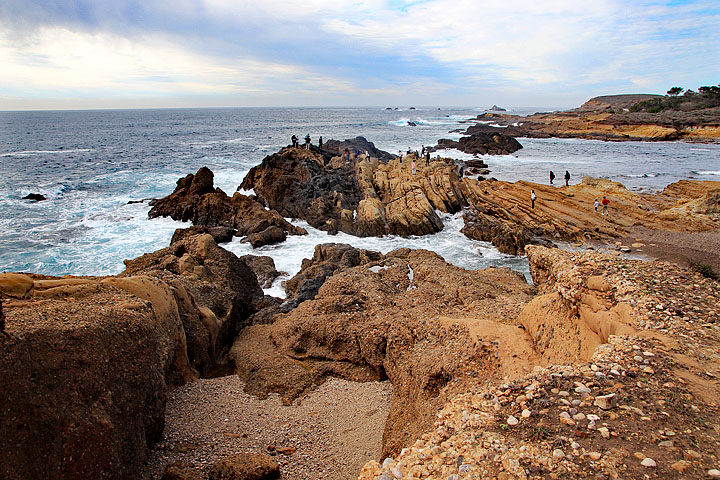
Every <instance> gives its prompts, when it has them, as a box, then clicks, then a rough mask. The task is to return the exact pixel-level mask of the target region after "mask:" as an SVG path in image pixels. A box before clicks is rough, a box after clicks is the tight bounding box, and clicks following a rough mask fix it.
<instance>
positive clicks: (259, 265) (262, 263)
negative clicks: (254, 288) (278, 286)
mask: <svg viewBox="0 0 720 480" xmlns="http://www.w3.org/2000/svg"><path fill="white" fill-rule="evenodd" d="M240 259H241V260H242V261H243V262H245V264H246V265H247V266H248V267H250V270H252V271H253V273H254V274H255V277H256V278H257V280H258V283H259V284H260V286H261V287H262V288H270V287H271V286H272V283H273V281H274V280H275V279H276V278H277V277H279V276H280V275H283V274H284V272H278V271H277V270H276V269H275V260H273V258H272V257H266V256H258V255H243V256H242V257H240Z"/></svg>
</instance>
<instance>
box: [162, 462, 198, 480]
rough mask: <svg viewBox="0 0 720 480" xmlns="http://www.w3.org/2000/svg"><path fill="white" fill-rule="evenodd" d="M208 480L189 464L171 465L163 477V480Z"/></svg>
mask: <svg viewBox="0 0 720 480" xmlns="http://www.w3.org/2000/svg"><path fill="white" fill-rule="evenodd" d="M206 478H207V476H206V475H203V474H202V472H201V471H200V470H198V469H197V468H193V467H192V466H191V465H190V464H188V463H187V462H176V463H171V464H170V465H168V466H167V467H165V471H164V472H163V476H162V480H206Z"/></svg>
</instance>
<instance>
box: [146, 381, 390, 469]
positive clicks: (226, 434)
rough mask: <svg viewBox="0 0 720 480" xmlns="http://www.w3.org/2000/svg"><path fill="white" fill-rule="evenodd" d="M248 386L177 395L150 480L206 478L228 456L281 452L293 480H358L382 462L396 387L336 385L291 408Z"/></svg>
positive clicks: (187, 388) (153, 455) (202, 385)
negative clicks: (198, 472)
mask: <svg viewBox="0 0 720 480" xmlns="http://www.w3.org/2000/svg"><path fill="white" fill-rule="evenodd" d="M243 388H244V384H243V382H242V381H241V380H240V378H239V377H237V376H235V375H231V376H228V377H221V378H215V379H201V380H199V381H197V382H193V383H190V384H187V385H184V386H182V387H180V388H178V389H176V390H174V391H172V392H171V393H170V395H169V398H168V404H167V409H166V412H165V431H164V433H163V438H162V440H161V441H160V442H159V443H158V445H157V446H156V447H155V448H154V449H153V450H152V451H151V452H150V458H149V460H148V462H147V464H146V468H145V472H144V475H143V478H144V479H159V478H161V477H162V473H163V471H164V469H165V466H166V465H167V464H168V463H174V462H178V461H183V462H187V463H189V464H191V465H192V466H194V467H197V468H200V469H202V470H203V471H205V472H207V471H208V470H209V468H210V466H212V464H213V463H215V462H217V461H218V460H220V459H222V458H223V457H225V456H228V455H232V454H236V453H242V452H256V453H266V454H274V455H275V458H276V459H277V461H278V463H279V464H280V471H281V472H282V476H283V479H286V480H302V479H317V478H325V477H327V478H333V479H338V480H340V479H355V478H357V476H358V473H359V472H360V469H361V468H362V466H363V465H364V464H365V463H366V462H367V461H369V460H378V459H379V457H380V453H381V444H382V435H383V428H384V424H385V420H386V418H387V414H388V411H389V409H390V404H391V400H392V386H391V384H390V382H367V383H356V382H347V381H344V380H339V379H331V380H328V381H327V382H325V383H324V384H323V385H321V386H320V387H318V388H317V389H315V390H313V391H312V392H310V393H309V394H308V395H307V396H305V397H302V398H301V399H299V400H297V401H296V402H295V403H293V404H292V405H288V406H285V405H282V403H281V402H280V398H279V396H277V395H270V396H269V397H268V398H266V399H264V400H261V399H258V398H257V397H254V396H252V395H248V394H246V393H244V392H243ZM278 452H284V453H278Z"/></svg>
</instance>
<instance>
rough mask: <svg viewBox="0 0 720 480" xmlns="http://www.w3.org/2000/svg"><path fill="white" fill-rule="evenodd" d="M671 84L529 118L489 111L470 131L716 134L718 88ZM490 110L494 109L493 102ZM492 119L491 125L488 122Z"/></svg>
mask: <svg viewBox="0 0 720 480" xmlns="http://www.w3.org/2000/svg"><path fill="white" fill-rule="evenodd" d="M682 91H683V89H681V88H680V87H673V88H672V89H670V90H669V91H668V94H667V95H605V96H599V97H594V98H591V99H590V100H588V101H587V102H585V103H584V104H582V105H581V106H580V107H578V108H575V109H572V110H567V111H562V112H552V113H548V112H545V113H536V114H534V115H529V116H520V115H508V114H503V113H494V112H488V113H484V114H482V115H478V117H477V121H479V122H483V123H478V124H477V125H475V126H473V127H471V128H470V129H468V131H467V134H468V135H470V134H473V133H478V132H486V133H503V134H505V135H510V136H513V137H530V138H549V137H559V138H588V139H594V140H609V141H623V140H664V141H668V140H695V141H713V140H716V139H718V138H720V86H711V87H700V88H699V89H698V91H697V92H695V91H693V90H688V91H686V92H685V93H684V95H679V93H680V92H682ZM491 110H497V109H496V108H495V106H493V108H492V109H491ZM488 123H491V124H492V125H493V126H490V125H489V124H488Z"/></svg>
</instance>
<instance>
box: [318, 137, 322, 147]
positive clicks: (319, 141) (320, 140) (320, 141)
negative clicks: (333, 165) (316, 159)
mask: <svg viewBox="0 0 720 480" xmlns="http://www.w3.org/2000/svg"><path fill="white" fill-rule="evenodd" d="M318 148H320V150H322V135H320V138H319V139H318Z"/></svg>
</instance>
